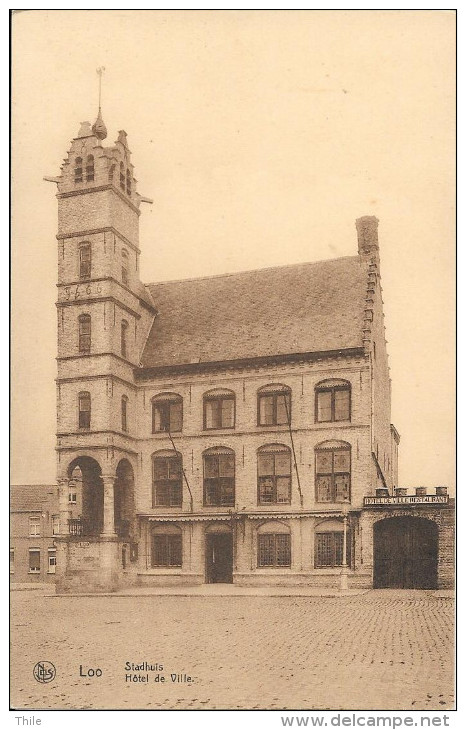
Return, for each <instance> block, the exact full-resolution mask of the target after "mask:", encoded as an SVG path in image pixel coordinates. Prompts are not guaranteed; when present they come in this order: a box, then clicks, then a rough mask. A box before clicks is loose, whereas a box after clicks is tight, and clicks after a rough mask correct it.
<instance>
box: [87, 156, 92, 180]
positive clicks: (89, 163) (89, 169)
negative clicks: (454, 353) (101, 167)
mask: <svg viewBox="0 0 466 730" xmlns="http://www.w3.org/2000/svg"><path fill="white" fill-rule="evenodd" d="M93 179H94V155H88V156H87V160H86V180H87V182H92V180H93Z"/></svg>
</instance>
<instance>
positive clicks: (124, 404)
mask: <svg viewBox="0 0 466 730" xmlns="http://www.w3.org/2000/svg"><path fill="white" fill-rule="evenodd" d="M121 430H122V431H127V430H128V398H127V397H126V395H122V396H121Z"/></svg>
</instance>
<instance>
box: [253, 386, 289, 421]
mask: <svg viewBox="0 0 466 730" xmlns="http://www.w3.org/2000/svg"><path fill="white" fill-rule="evenodd" d="M258 406H259V407H258V421H259V426H283V425H286V424H287V423H291V394H290V393H288V392H287V393H263V394H262V393H261V394H259V401H258Z"/></svg>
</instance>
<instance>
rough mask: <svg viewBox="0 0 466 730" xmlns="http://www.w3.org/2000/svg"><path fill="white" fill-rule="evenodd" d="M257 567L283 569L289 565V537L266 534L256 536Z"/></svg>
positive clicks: (280, 534)
mask: <svg viewBox="0 0 466 730" xmlns="http://www.w3.org/2000/svg"><path fill="white" fill-rule="evenodd" d="M257 540H258V544H257V566H258V567H259V568H284V567H289V566H290V565H291V535H289V534H283V533H271V534H269V533H266V534H263V535H258V536H257Z"/></svg>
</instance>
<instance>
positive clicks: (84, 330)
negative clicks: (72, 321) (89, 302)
mask: <svg viewBox="0 0 466 730" xmlns="http://www.w3.org/2000/svg"><path fill="white" fill-rule="evenodd" d="M78 327H79V352H81V353H85V354H88V353H89V352H90V351H91V318H90V316H89V315H87V314H82V315H80V317H79V321H78Z"/></svg>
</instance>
